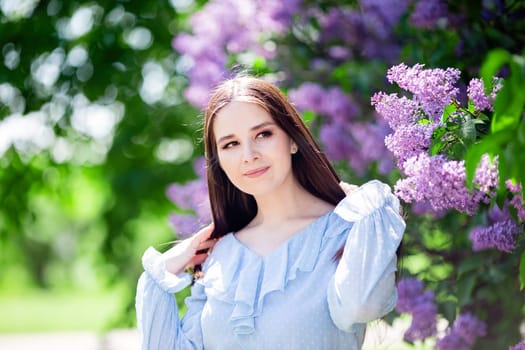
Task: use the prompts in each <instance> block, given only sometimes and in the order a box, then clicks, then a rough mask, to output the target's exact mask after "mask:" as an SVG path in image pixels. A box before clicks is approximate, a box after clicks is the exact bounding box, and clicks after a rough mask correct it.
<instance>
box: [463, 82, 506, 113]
mask: <svg viewBox="0 0 525 350" xmlns="http://www.w3.org/2000/svg"><path fill="white" fill-rule="evenodd" d="M501 88H502V84H501V82H500V80H499V79H497V78H494V80H493V86H492V91H491V92H490V94H489V95H487V94H486V93H485V84H484V83H483V80H481V79H478V78H474V79H472V80H471V81H470V83H469V85H468V88H467V94H468V97H469V98H470V99H471V100H472V102H473V103H474V107H475V108H476V109H477V110H478V111H484V110H489V111H493V107H492V105H493V104H494V99H495V98H496V95H497V93H498V91H499V90H501Z"/></svg>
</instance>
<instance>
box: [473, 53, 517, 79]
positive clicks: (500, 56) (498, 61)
mask: <svg viewBox="0 0 525 350" xmlns="http://www.w3.org/2000/svg"><path fill="white" fill-rule="evenodd" d="M510 58H511V55H510V53H509V52H508V51H506V50H504V49H495V50H492V51H490V52H489V53H488V55H487V58H486V59H485V61H484V62H483V64H482V66H481V69H480V74H481V78H482V79H483V83H484V84H485V86H486V87H489V86H491V85H492V78H493V77H494V76H495V75H496V74H497V73H498V71H499V70H500V69H501V67H502V66H503V65H504V64H506V63H508V62H509V61H510Z"/></svg>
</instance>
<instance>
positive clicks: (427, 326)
mask: <svg viewBox="0 0 525 350" xmlns="http://www.w3.org/2000/svg"><path fill="white" fill-rule="evenodd" d="M423 288H424V284H423V282H422V281H420V280H418V279H416V278H405V279H402V280H400V281H399V282H398V285H397V291H398V301H397V305H396V310H397V311H398V312H402V313H409V314H411V315H412V323H411V324H410V327H409V329H408V330H407V331H406V332H405V335H404V338H405V340H407V341H412V342H413V341H415V340H423V339H425V338H428V337H431V336H433V335H435V334H436V332H437V306H436V304H435V301H434V292H433V291H431V290H428V291H424V290H423Z"/></svg>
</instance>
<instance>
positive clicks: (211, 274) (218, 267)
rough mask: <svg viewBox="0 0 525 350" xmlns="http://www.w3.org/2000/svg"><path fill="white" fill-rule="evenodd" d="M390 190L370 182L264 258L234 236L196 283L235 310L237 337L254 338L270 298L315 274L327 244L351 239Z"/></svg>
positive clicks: (221, 244)
mask: <svg viewBox="0 0 525 350" xmlns="http://www.w3.org/2000/svg"><path fill="white" fill-rule="evenodd" d="M387 189H388V187H387V186H386V185H384V184H382V183H380V182H379V181H371V182H368V183H367V184H365V185H363V186H361V187H359V188H358V189H356V190H355V191H353V192H351V193H350V194H349V195H348V196H347V197H345V198H344V199H343V200H342V201H341V202H340V203H339V204H338V205H337V206H336V207H335V208H334V209H332V210H330V211H329V212H327V213H326V214H324V215H322V216H320V217H319V218H317V219H315V220H314V221H312V222H311V223H309V224H308V225H307V226H306V227H305V228H303V229H302V230H300V231H298V232H297V233H296V234H294V235H292V236H291V237H289V238H288V239H287V240H286V241H284V242H283V243H281V244H280V245H279V246H278V247H276V248H275V249H274V250H272V251H271V252H270V253H268V254H266V255H264V256H262V255H259V254H257V253H256V252H254V251H252V250H251V249H249V248H248V247H247V246H246V245H244V244H243V243H242V242H241V241H240V240H238V239H237V238H236V237H235V236H234V234H233V233H229V234H227V235H226V236H224V237H223V238H222V239H221V240H220V241H219V242H217V244H216V245H215V246H214V248H213V251H212V253H211V254H210V256H209V257H208V258H207V259H206V262H205V264H204V266H203V269H204V277H203V278H201V279H198V280H197V281H196V283H198V284H201V285H202V286H204V288H205V290H206V294H207V295H208V297H210V298H215V299H217V300H220V301H223V302H225V303H228V304H231V305H233V310H232V314H231V316H230V319H229V322H230V324H231V326H232V328H233V332H234V333H235V334H237V335H244V334H251V333H253V332H254V331H255V317H257V316H258V315H260V313H261V312H262V307H263V301H264V298H265V296H266V295H268V294H269V293H272V292H277V291H283V290H284V289H285V288H286V286H287V284H288V283H290V282H291V281H293V280H295V279H296V278H297V275H298V272H305V273H308V272H311V271H313V270H314V268H315V266H316V263H317V260H318V257H319V255H320V254H321V251H322V250H323V247H324V244H325V240H327V239H330V238H332V237H336V236H339V235H341V234H346V233H347V232H348V231H349V229H350V228H351V227H352V225H353V223H354V222H356V221H357V220H359V219H360V218H362V217H364V216H366V215H367V214H368V213H370V212H371V211H373V210H375V209H376V208H377V207H378V206H382V205H383V204H384V202H385V200H387V198H388V191H387ZM328 227H329V229H328Z"/></svg>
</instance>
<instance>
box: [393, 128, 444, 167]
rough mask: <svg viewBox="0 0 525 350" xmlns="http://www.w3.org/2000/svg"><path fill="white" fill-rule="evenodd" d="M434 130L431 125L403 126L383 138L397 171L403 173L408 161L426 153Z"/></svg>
mask: <svg viewBox="0 0 525 350" xmlns="http://www.w3.org/2000/svg"><path fill="white" fill-rule="evenodd" d="M434 128H435V125H433V124H411V125H403V126H400V127H398V128H397V129H396V130H394V132H393V133H392V134H390V135H387V136H386V137H385V145H386V147H387V148H388V150H389V151H390V152H392V153H393V155H394V157H395V158H396V159H397V166H398V168H399V169H401V170H402V171H405V167H406V161H407V160H408V159H410V158H412V157H414V156H417V155H419V154H421V153H425V152H427V151H428V147H429V146H430V141H431V137H432V133H433V132H434ZM405 173H406V171H405Z"/></svg>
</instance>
